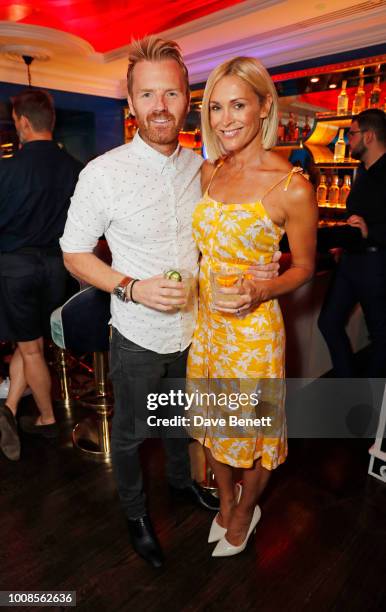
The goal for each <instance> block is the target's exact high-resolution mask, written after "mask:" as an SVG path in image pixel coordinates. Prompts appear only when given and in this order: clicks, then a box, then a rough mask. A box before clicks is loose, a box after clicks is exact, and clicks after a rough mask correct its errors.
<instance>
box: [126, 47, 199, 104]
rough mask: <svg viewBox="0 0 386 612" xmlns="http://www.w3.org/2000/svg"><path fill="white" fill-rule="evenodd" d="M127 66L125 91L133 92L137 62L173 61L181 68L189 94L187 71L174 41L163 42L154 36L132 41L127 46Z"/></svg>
mask: <svg viewBox="0 0 386 612" xmlns="http://www.w3.org/2000/svg"><path fill="white" fill-rule="evenodd" d="M128 51H129V57H128V60H129V65H128V68H127V90H128V92H129V94H130V95H131V94H132V91H133V70H134V68H135V66H136V64H138V62H144V61H146V62H160V61H162V60H170V59H172V60H175V61H176V62H177V63H178V64H179V65H180V67H181V70H182V72H183V75H184V80H185V84H186V92H187V93H188V92H189V75H188V69H187V67H186V66H185V64H184V60H183V59H182V54H181V49H180V47H179V46H178V44H177V43H176V42H175V41H174V40H165V39H163V38H157V37H156V36H146V37H145V38H142V39H141V40H133V41H132V42H131V44H130V45H129V49H128Z"/></svg>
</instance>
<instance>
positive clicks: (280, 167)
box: [264, 151, 293, 173]
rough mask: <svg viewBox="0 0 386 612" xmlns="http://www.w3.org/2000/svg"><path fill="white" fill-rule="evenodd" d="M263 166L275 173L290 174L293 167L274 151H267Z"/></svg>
mask: <svg viewBox="0 0 386 612" xmlns="http://www.w3.org/2000/svg"><path fill="white" fill-rule="evenodd" d="M264 162H265V165H266V166H267V167H269V168H270V169H271V170H273V171H274V170H276V171H277V172H282V173H285V172H290V171H291V170H292V168H293V165H292V164H291V163H290V162H289V161H288V159H285V157H283V156H282V155H280V154H279V153H276V152H275V151H267V154H266V156H265V159H264Z"/></svg>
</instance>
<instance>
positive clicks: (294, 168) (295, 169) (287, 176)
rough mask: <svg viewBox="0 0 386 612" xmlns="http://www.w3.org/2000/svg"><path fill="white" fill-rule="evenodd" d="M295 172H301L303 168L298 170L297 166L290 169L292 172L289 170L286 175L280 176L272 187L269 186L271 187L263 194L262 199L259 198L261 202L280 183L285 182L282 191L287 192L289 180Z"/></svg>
mask: <svg viewBox="0 0 386 612" xmlns="http://www.w3.org/2000/svg"><path fill="white" fill-rule="evenodd" d="M297 172H303V168H299V167H298V166H294V167H293V168H292V170H290V171H289V172H288V173H287V174H286V175H284V176H282V177H281V179H280V180H278V181H276V183H274V184H273V185H271V187H270V188H269V189H268V190H267V191H266V192H265V194H264V195H263V197H262V198H261V201H263V200H264V198H265V197H266V196H267V195H268V194H269V193H271V191H272V190H273V189H275V187H277V186H278V185H280V183H282V182H283V181H285V183H284V191H287V189H288V187H289V184H290V182H291V179H292V177H293V175H294V174H296V173H297Z"/></svg>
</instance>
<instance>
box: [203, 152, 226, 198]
mask: <svg viewBox="0 0 386 612" xmlns="http://www.w3.org/2000/svg"><path fill="white" fill-rule="evenodd" d="M222 165H223V161H222V160H220V161H218V162H217V163H216V166H215V168H214V170H213V172H212V175H211V177H210V180H209V183H208V186H207V188H206V190H205V193H206V194H208V193H209V189H210V186H211V184H212V181H213V179H214V177H215V174H216V172H217V170H218V169H219V168H221V166H222Z"/></svg>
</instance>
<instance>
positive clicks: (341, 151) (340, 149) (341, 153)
mask: <svg viewBox="0 0 386 612" xmlns="http://www.w3.org/2000/svg"><path fill="white" fill-rule="evenodd" d="M345 153H346V143H345V141H344V128H340V130H339V137H338V140H337V141H336V143H335V148H334V161H336V162H343V161H344V158H345Z"/></svg>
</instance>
